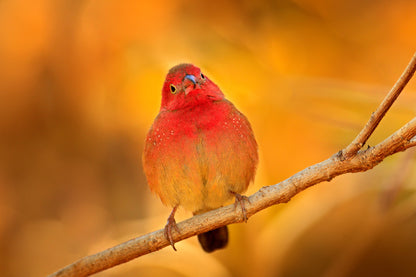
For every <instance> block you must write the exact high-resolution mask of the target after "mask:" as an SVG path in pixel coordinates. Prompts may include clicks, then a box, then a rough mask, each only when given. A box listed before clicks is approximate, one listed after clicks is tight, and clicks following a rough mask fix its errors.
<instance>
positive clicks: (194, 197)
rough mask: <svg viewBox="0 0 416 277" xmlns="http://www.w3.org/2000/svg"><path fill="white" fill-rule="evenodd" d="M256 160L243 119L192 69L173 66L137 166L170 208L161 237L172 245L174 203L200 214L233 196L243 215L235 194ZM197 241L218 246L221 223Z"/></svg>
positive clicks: (224, 234)
mask: <svg viewBox="0 0 416 277" xmlns="http://www.w3.org/2000/svg"><path fill="white" fill-rule="evenodd" d="M257 163H258V152H257V143H256V140H255V138H254V135H253V131H252V129H251V126H250V123H249V122H248V120H247V118H246V117H245V116H244V115H243V114H242V113H241V112H239V111H238V110H237V109H236V108H235V107H234V105H233V104H232V103H231V102H230V101H228V100H227V99H225V97H224V94H223V93H222V92H221V90H220V89H219V88H218V86H217V85H216V84H214V83H213V82H212V81H211V80H210V79H208V77H207V76H205V75H204V74H203V73H201V70H200V69H199V68H198V67H196V66H193V65H191V64H179V65H177V66H175V67H173V68H172V69H171V70H170V71H169V73H168V74H167V76H166V80H165V83H164V85H163V89H162V103H161V106H160V111H159V114H158V115H157V117H156V119H155V121H154V122H153V125H152V127H151V128H150V130H149V133H148V134H147V137H146V142H145V147H144V153H143V167H144V172H145V174H146V178H147V181H148V184H149V187H150V189H151V191H153V192H154V193H156V194H157V195H158V196H159V197H160V199H161V200H162V202H163V203H164V204H165V205H168V206H171V207H173V210H172V213H171V214H170V216H169V218H168V222H167V224H166V226H165V236H166V238H167V239H168V240H169V242H170V244H171V245H172V247H173V248H174V249H175V246H174V243H173V240H172V231H173V230H176V231H179V230H178V228H177V226H176V221H175V218H174V215H175V212H176V209H177V208H178V207H179V206H182V207H183V208H185V209H186V210H189V211H191V212H193V214H200V213H204V212H206V211H209V210H212V209H216V208H219V207H221V206H222V205H224V204H226V203H227V202H228V201H229V200H231V199H232V198H233V197H235V198H236V201H240V202H239V203H240V204H241V208H242V211H243V216H244V217H245V219H246V215H245V209H244V205H243V204H244V200H245V198H244V197H243V196H241V193H244V192H245V191H246V189H247V187H248V185H249V184H250V182H251V181H253V179H254V175H255V172H256V167H257ZM236 203H237V202H236ZM198 239H199V241H200V243H201V245H202V248H203V249H204V250H205V251H206V252H212V251H214V250H216V249H220V248H223V247H225V246H226V245H227V243H228V230H227V226H224V227H220V228H218V229H215V230H212V231H209V232H206V233H203V234H200V235H198ZM175 250H176V249H175Z"/></svg>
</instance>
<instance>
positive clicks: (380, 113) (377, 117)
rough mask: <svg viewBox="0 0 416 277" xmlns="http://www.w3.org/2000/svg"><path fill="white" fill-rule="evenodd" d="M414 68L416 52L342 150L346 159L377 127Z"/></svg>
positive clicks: (410, 76)
mask: <svg viewBox="0 0 416 277" xmlns="http://www.w3.org/2000/svg"><path fill="white" fill-rule="evenodd" d="M415 70H416V53H415V54H414V56H413V58H412V59H411V60H410V62H409V64H408V65H407V67H406V69H405V70H404V71H403V73H402V75H401V76H400V78H399V80H398V81H397V82H396V84H395V85H394V86H393V88H392V89H391V90H390V92H389V93H388V94H387V95H386V97H385V98H384V100H383V102H381V104H380V105H379V106H378V108H377V110H376V111H375V112H374V113H373V114H372V115H371V116H370V119H369V120H368V122H367V124H366V125H365V126H364V128H363V129H362V130H361V132H360V133H359V134H358V135H357V136H356V137H355V139H354V140H353V141H352V142H351V143H350V144H349V145H348V146H347V147H346V148H345V149H344V150H343V153H342V154H343V156H344V157H345V158H346V159H349V158H351V157H352V156H353V155H355V154H356V153H357V152H358V150H360V149H361V148H362V147H363V146H364V145H365V143H366V142H367V140H368V138H369V137H370V136H371V134H372V133H373V132H374V130H375V129H376V128H377V126H378V124H379V123H380V121H381V119H383V117H384V116H385V115H386V113H387V111H388V110H389V109H390V107H391V106H392V105H393V103H394V101H396V99H397V97H399V95H400V93H401V92H402V91H403V89H404V87H405V86H406V85H407V83H408V82H409V81H410V79H412V77H413V74H414V73H415Z"/></svg>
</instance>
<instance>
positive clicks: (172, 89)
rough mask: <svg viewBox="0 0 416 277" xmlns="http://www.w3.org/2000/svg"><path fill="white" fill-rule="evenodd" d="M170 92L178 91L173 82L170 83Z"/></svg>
mask: <svg viewBox="0 0 416 277" xmlns="http://www.w3.org/2000/svg"><path fill="white" fill-rule="evenodd" d="M169 87H170V92H171V93H172V94H175V93H176V87H175V86H174V85H172V84H170V86H169Z"/></svg>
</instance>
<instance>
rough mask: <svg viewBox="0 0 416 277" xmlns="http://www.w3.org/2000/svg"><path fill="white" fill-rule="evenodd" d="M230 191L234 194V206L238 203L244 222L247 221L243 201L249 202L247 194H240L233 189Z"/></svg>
mask: <svg viewBox="0 0 416 277" xmlns="http://www.w3.org/2000/svg"><path fill="white" fill-rule="evenodd" d="M230 193H231V194H233V195H234V196H235V202H234V208H235V209H237V205H238V204H240V207H241V212H242V213H243V219H244V222H246V223H247V219H248V218H247V211H246V205H245V201H247V202H248V203H250V200H249V199H248V197H247V196H245V195H241V194H239V193H236V192H234V191H231V190H230Z"/></svg>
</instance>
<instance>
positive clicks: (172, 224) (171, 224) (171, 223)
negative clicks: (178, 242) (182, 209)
mask: <svg viewBox="0 0 416 277" xmlns="http://www.w3.org/2000/svg"><path fill="white" fill-rule="evenodd" d="M177 208H178V206H175V207H174V208H173V210H172V212H171V213H170V215H169V217H168V221H167V223H166V225H165V232H164V234H165V238H166V239H167V240H168V241H169V243H170V245H172V248H173V250H175V251H176V248H175V243H174V241H173V237H172V229H174V230H175V231H176V232H178V233H180V232H179V228H178V225H176V220H175V212H176V210H177Z"/></svg>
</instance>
